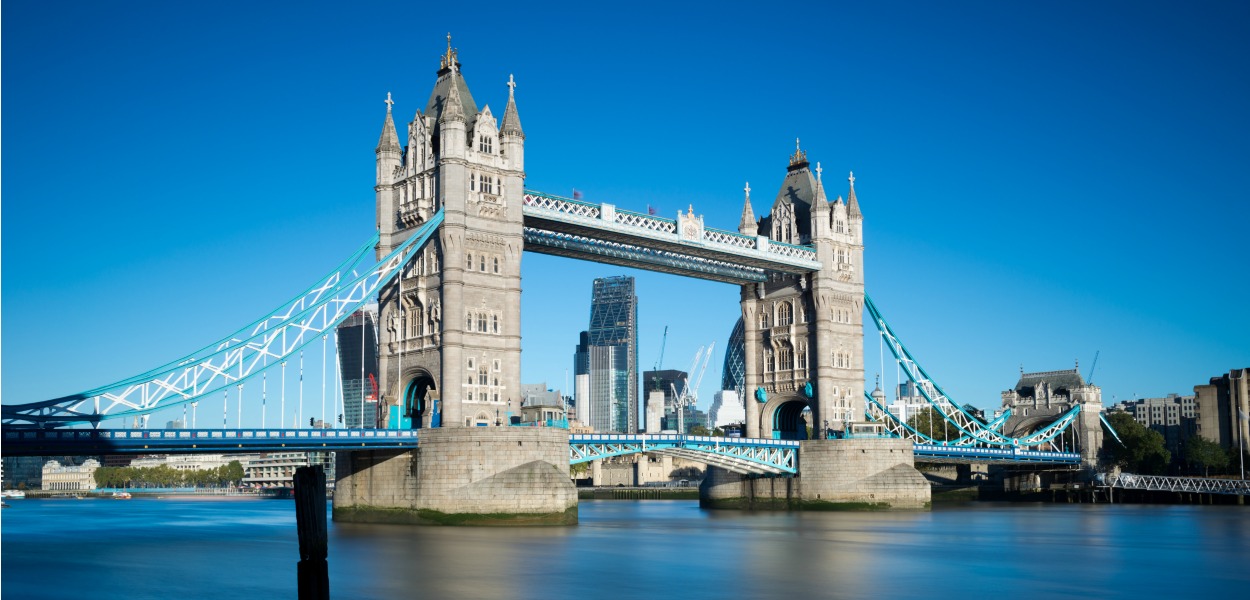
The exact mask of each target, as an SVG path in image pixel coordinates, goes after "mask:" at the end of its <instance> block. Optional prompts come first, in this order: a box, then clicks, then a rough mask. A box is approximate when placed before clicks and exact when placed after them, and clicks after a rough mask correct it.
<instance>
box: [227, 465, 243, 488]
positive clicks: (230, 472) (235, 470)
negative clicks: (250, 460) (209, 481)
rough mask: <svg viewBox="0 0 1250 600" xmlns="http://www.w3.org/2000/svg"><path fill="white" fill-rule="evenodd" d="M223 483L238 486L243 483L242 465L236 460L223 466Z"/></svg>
mask: <svg viewBox="0 0 1250 600" xmlns="http://www.w3.org/2000/svg"><path fill="white" fill-rule="evenodd" d="M224 479H225V483H226V485H239V484H240V483H242V482H243V465H242V464H241V463H239V461H237V460H232V461H230V462H228V463H226V466H225V478H224Z"/></svg>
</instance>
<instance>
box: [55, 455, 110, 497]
mask: <svg viewBox="0 0 1250 600" xmlns="http://www.w3.org/2000/svg"><path fill="white" fill-rule="evenodd" d="M98 468H100V461H98V460H96V459H94V458H89V459H87V460H85V461H83V463H82V464H81V465H62V464H61V463H59V462H57V461H55V460H50V461H48V462H46V463H44V465H43V484H42V487H43V489H45V490H50V491H62V492H82V491H90V490H94V489H95V488H96V485H95V470H96V469H98Z"/></svg>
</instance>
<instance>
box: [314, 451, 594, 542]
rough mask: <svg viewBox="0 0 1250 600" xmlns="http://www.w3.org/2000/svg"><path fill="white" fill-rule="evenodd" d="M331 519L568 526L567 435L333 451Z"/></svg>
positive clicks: (573, 498) (572, 495) (571, 502)
mask: <svg viewBox="0 0 1250 600" xmlns="http://www.w3.org/2000/svg"><path fill="white" fill-rule="evenodd" d="M337 457H338V458H337V462H336V465H335V468H336V470H337V476H338V481H337V483H336V486H335V490H334V520H335V521H342V522H349V523H350V522H363V523H410V524H435V525H571V524H575V523H577V489H576V488H575V487H574V486H573V484H572V482H571V481H570V479H569V435H568V432H567V431H565V430H563V429H556V428H548V427H456V428H442V429H429V430H426V431H422V432H421V439H420V442H419V446H418V448H417V449H416V450H411V451H357V452H339V453H338V454H337Z"/></svg>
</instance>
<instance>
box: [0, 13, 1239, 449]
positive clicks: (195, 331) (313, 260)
mask: <svg viewBox="0 0 1250 600" xmlns="http://www.w3.org/2000/svg"><path fill="white" fill-rule="evenodd" d="M245 6H246V8H244V7H245ZM718 8H719V10H720V12H718V13H708V12H707V9H705V8H694V7H673V6H664V7H663V9H662V10H661V9H660V8H659V7H652V8H648V7H646V6H643V5H638V6H634V5H631V7H630V8H629V10H628V11H624V10H623V11H621V12H619V13H618V12H613V11H611V10H610V9H599V8H592V7H586V6H581V5H569V6H566V7H558V8H533V9H529V8H522V7H520V6H517V5H513V4H503V5H498V6H490V5H473V6H471V7H468V6H465V7H455V6H449V7H439V8H438V10H436V11H431V10H430V9H429V8H428V7H426V8H420V7H415V6H406V5H397V6H395V7H394V10H391V11H381V10H379V9H377V8H347V7H343V6H339V5H324V6H320V5H312V6H308V5H304V4H300V5H274V6H270V5H265V6H259V7H255V6H250V5H242V4H240V5H237V6H235V7H229V6H225V5H213V6H211V7H187V6H166V5H151V6H147V5H137V4H122V5H113V4H110V5H92V4H86V5H82V6H79V7H76V8H75V9H74V10H70V11H66V10H64V9H62V8H59V7H52V6H44V5H37V4H34V3H26V4H17V5H15V4H12V3H7V4H6V5H5V6H4V9H3V16H4V19H3V50H4V59H3V67H4V68H3V83H4V84H7V85H6V86H5V87H6V88H7V90H6V91H7V92H8V93H7V94H6V98H5V100H6V103H5V108H6V109H8V110H7V111H6V112H7V114H8V118H7V119H5V123H4V125H6V127H5V128H4V133H3V143H4V145H5V146H6V148H7V150H8V153H7V157H6V158H7V160H6V161H5V164H4V166H5V167H6V168H5V169H4V172H5V175H6V177H5V178H4V184H3V193H4V200H5V202H4V205H3V209H4V210H3V217H4V219H3V230H2V234H3V235H2V237H0V239H2V240H3V270H4V278H3V282H2V285H3V297H4V304H3V314H2V317H3V322H4V325H5V326H6V327H5V331H4V337H3V344H4V346H5V348H6V350H7V352H6V353H5V356H4V358H5V359H6V360H5V366H4V371H3V384H2V385H3V388H2V390H0V391H2V393H3V400H4V402H5V403H19V402H32V401H37V400H45V399H49V398H54V397H59V396H64V395H67V394H72V393H75V392H79V391H82V390H84V389H87V388H91V387H94V386H97V385H101V384H104V383H107V382H110V381H115V380H118V379H121V378H123V377H125V376H129V375H132V374H134V373H137V372H140V371H143V370H146V369H148V368H150V367H153V366H155V365H158V364H162V363H164V362H165V361H167V360H169V359H171V358H174V357H176V356H180V355H182V354H184V353H186V352H188V351H190V350H192V349H193V348H197V347H199V346H201V345H203V344H204V343H207V342H209V341H212V340H214V339H216V338H217V337H218V336H220V335H222V334H224V333H226V332H228V331H232V330H234V329H235V328H236V327H238V326H239V325H241V324H243V323H247V322H250V321H252V320H253V319H254V318H256V317H258V316H260V315H261V314H263V313H265V312H266V311H268V310H270V309H271V308H273V307H274V306H276V305H278V304H279V303H280V302H282V301H283V300H285V299H286V298H288V297H290V296H292V295H293V294H295V293H296V292H298V291H299V290H301V289H304V287H306V286H307V284H308V283H310V282H311V281H313V280H314V279H315V278H316V277H318V276H319V275H321V274H322V273H324V272H325V271H326V270H328V269H329V268H330V267H332V266H333V265H334V264H336V263H337V262H338V261H339V260H341V258H342V257H344V256H346V255H347V254H348V253H349V252H350V251H351V250H352V249H354V248H355V247H357V246H358V245H359V243H360V242H361V241H362V240H364V239H365V238H367V237H368V236H369V235H370V233H371V232H372V230H373V228H374V227H375V215H374V199H373V189H372V188H373V175H374V173H373V171H374V156H373V148H374V146H375V145H376V141H377V136H378V133H379V131H380V129H381V125H382V120H383V116H384V114H385V110H386V105H385V104H383V100H385V99H386V95H387V93H388V92H390V93H391V94H392V95H393V97H394V99H395V102H396V104H395V108H394V110H395V113H396V119H397V120H402V121H404V122H406V121H407V120H409V119H410V118H411V116H412V114H413V113H414V112H415V111H416V110H417V108H418V107H424V106H425V103H426V100H427V99H428V94H429V90H430V87H431V85H432V83H433V81H434V72H435V70H437V67H438V55H439V54H440V53H441V52H442V51H443V50H444V46H445V36H446V34H447V32H448V31H450V32H451V34H452V36H453V37H452V44H453V45H454V46H456V47H457V48H458V49H459V56H460V60H461V61H462V63H463V65H464V67H463V68H464V71H463V72H464V76H465V78H466V80H467V82H468V84H469V85H470V86H471V87H472V90H473V94H474V98H475V99H476V100H477V102H478V104H479V105H487V104H489V105H490V107H491V109H492V111H494V113H495V114H497V115H501V114H502V111H503V107H504V104H505V101H506V99H507V92H508V88H507V87H506V85H505V84H506V83H507V81H508V76H509V75H510V74H511V75H514V76H515V80H516V83H517V87H516V98H517V105H518V109H519V113H520V117H521V121H522V123H523V124H524V127H525V133H526V136H527V138H526V171H527V176H528V179H527V181H526V187H527V188H531V189H538V190H543V191H546V192H551V193H555V194H560V195H566V196H568V195H572V191H573V190H574V189H577V190H579V191H581V192H583V194H584V199H585V200H586V201H589V202H610V203H613V204H616V205H618V206H620V207H622V208H627V209H630V210H635V211H645V210H647V209H648V207H653V208H654V209H655V210H656V211H657V213H658V214H660V215H662V216H668V217H672V216H673V215H675V214H676V212H677V211H678V210H685V209H686V208H687V207H689V206H693V209H694V211H695V213H696V214H703V215H705V218H706V221H707V224H708V226H710V227H717V228H721V229H729V230H733V229H736V224H737V223H738V219H739V216H740V213H741V210H742V201H743V191H742V188H743V187H744V185H745V183H746V182H748V181H749V182H750V187H751V189H752V192H751V196H752V207H753V209H754V211H755V213H756V215H757V216H762V215H764V214H766V213H767V212H768V210H769V207H770V206H771V205H772V202H773V199H774V197H775V196H776V193H777V187H778V186H779V185H780V183H781V180H782V178H783V177H784V175H785V167H786V164H787V162H786V161H787V157H788V155H789V153H790V152H792V151H793V149H794V143H795V138H796V137H798V138H800V140H801V142H800V143H801V145H802V147H803V149H804V150H806V151H807V153H808V157H809V159H810V160H811V161H812V162H813V163H816V162H820V163H821V164H822V167H823V172H824V175H829V177H828V178H825V179H824V183H825V186H826V188H827V190H828V193H829V195H830V196H831V197H833V196H836V195H843V196H845V195H846V187H847V182H846V177H847V172H848V171H851V170H854V171H855V176H856V192H857V195H858V197H859V201H860V204H861V206H862V210H863V212H864V215H865V217H864V218H865V220H864V237H865V244H866V250H865V276H866V280H867V291H868V294H869V295H870V296H871V297H872V298H873V299H874V301H875V302H876V303H877V305H878V306H879V307H880V308H881V310H882V311H883V313H884V314H885V317H886V318H887V319H889V320H890V323H891V325H892V326H893V327H894V328H895V330H896V331H897V332H898V333H899V334H900V336H901V337H902V339H903V341H904V343H906V344H907V346H908V348H909V349H910V350H911V351H912V352H913V353H914V354H915V355H916V356H917V357H918V359H919V360H920V361H921V362H922V364H923V365H924V366H925V368H926V369H927V370H928V371H929V372H930V373H931V374H932V375H933V376H934V377H935V378H936V379H937V380H938V381H939V383H940V384H941V385H942V386H943V387H944V388H945V389H946V390H947V391H948V392H950V393H951V395H952V396H953V398H954V399H955V400H956V401H957V402H960V403H971V404H974V405H977V406H980V407H982V408H987V409H993V408H995V407H997V405H998V402H999V392H1000V391H1002V390H1005V389H1008V388H1010V387H1011V386H1012V385H1013V384H1014V383H1015V381H1016V379H1017V377H1018V373H1019V370H1020V368H1021V367H1023V369H1024V370H1026V371H1044V370H1051V369H1066V368H1071V367H1072V366H1073V364H1074V361H1076V360H1079V361H1080V370H1081V373H1082V375H1085V374H1087V373H1088V372H1089V369H1090V367H1091V366H1092V365H1091V364H1090V362H1091V361H1092V359H1093V358H1094V355H1095V352H1100V357H1099V359H1098V366H1097V371H1096V372H1095V373H1094V376H1093V380H1094V382H1095V383H1097V384H1098V385H1100V386H1102V387H1103V400H1104V402H1105V403H1106V404H1111V403H1112V402H1116V401H1121V400H1125V399H1130V398H1132V397H1134V396H1139V397H1159V396H1165V395H1166V394H1168V393H1171V392H1175V393H1180V394H1183V395H1184V394H1192V392H1193V386H1195V385H1200V384H1204V383H1206V382H1207V380H1208V378H1209V377H1212V376H1216V375H1219V374H1221V373H1226V372H1227V371H1228V370H1229V369H1232V368H1239V367H1244V366H1248V365H1250V342H1248V340H1250V314H1247V311H1246V310H1245V308H1244V305H1245V298H1246V297H1247V296H1250V282H1248V280H1247V278H1246V277H1245V276H1244V275H1242V274H1241V273H1240V271H1241V270H1243V267H1242V265H1244V264H1245V263H1246V262H1247V258H1250V257H1248V256H1247V254H1248V253H1247V251H1246V245H1245V242H1244V241H1243V240H1244V237H1243V234H1242V233H1241V231H1240V229H1241V228H1240V227H1239V224H1240V223H1243V222H1244V220H1245V219H1244V217H1242V216H1241V215H1240V214H1239V213H1238V209H1239V208H1240V207H1239V205H1238V204H1237V203H1236V202H1235V199H1236V198H1237V197H1238V196H1237V195H1238V194H1240V193H1242V187H1243V185H1242V181H1241V180H1242V176H1241V175H1242V174H1243V173H1244V165H1245V164H1247V163H1248V160H1247V159H1250V148H1248V147H1247V146H1246V144H1245V142H1244V140H1245V139H1247V137H1248V134H1250V115H1247V113H1246V111H1245V110H1244V106H1243V105H1244V103H1245V99H1246V98H1247V97H1250V80H1247V78H1246V77H1244V76H1242V75H1241V73H1243V72H1244V64H1243V63H1244V57H1246V56H1250V47H1248V46H1250V40H1247V39H1246V38H1245V36H1244V35H1242V31H1244V28H1245V26H1246V25H1247V23H1250V8H1248V7H1246V6H1242V5H1225V4H1215V3H1211V4H1199V5H1198V6H1196V7H1190V6H1187V7H1180V6H1176V5H1164V4H1160V5H1157V6H1155V5H1144V4H1132V5H1128V4H1125V5H1117V6H1098V5H1095V6H1089V5H1086V4H1080V3H1074V2H1073V3H1057V4H1047V5H1045V6H1036V7H1018V6H1001V5H996V4H992V3H969V4H960V5H955V6H924V5H913V4H908V3H904V4H899V5H875V6H848V7H839V8H829V7H824V6H813V7H810V9H809V10H808V11H807V12H808V13H809V14H808V16H807V17H806V18H795V11H790V10H787V11H760V10H759V9H758V8H754V7H736V6H721V7H718ZM796 10H797V12H803V10H802V9H801V8H799V9H796ZM656 11H661V13H657V12H656ZM1077 11H1079V18H1074V15H1075V14H1076V13H1077ZM655 14H664V15H666V16H665V18H664V19H656V18H654V15H655ZM484 15H490V19H484V18H483V16H484ZM187 24H191V25H190V26H189V27H188V25H187ZM388 32H389V33H390V35H387V33H388ZM614 275H632V276H634V277H635V278H636V280H637V294H638V298H639V330H638V343H639V348H638V351H639V355H638V366H639V370H640V371H641V370H646V369H650V368H651V367H653V366H655V362H656V359H657V358H658V353H659V350H660V341H661V334H662V331H663V329H664V327H665V326H668V327H669V334H668V342H667V349H666V351H665V361H664V364H663V365H660V366H661V367H663V368H677V369H681V368H685V367H686V365H687V364H688V363H689V361H690V359H691V357H693V355H694V353H695V350H696V349H697V348H698V347H699V346H703V345H707V344H709V343H711V342H716V344H717V348H718V355H717V357H716V358H714V359H713V360H712V366H710V367H709V372H708V374H707V377H706V378H705V383H704V389H702V390H700V392H701V393H700V398H703V401H702V402H701V406H700V407H701V408H704V409H706V407H707V405H708V404H709V403H710V400H711V398H712V395H713V389H712V388H714V387H716V385H715V384H714V383H708V382H719V381H720V379H721V378H720V367H721V356H723V355H722V354H721V353H722V352H723V349H724V346H725V342H726V340H727V339H728V336H729V333H730V330H731V329H732V327H733V324H734V321H735V320H736V318H737V317H738V312H739V311H738V304H737V300H738V290H737V288H735V287H733V286H728V285H724V284H716V283H710V282H702V281H693V280H684V279H679V278H676V277H672V276H666V275H660V274H654V273H646V272H639V271H631V270H627V269H622V268H618V267H612V266H607V265H600V264H595V263H580V262H574V261H570V260H566V259H559V258H554V257H550V256H543V255H536V254H526V255H525V257H524V265H523V269H522V284H523V286H524V290H525V294H524V295H523V306H524V309H523V324H522V333H523V345H524V352H523V355H522V361H523V362H522V380H523V381H525V382H538V381H547V382H548V385H549V386H550V387H553V388H560V389H562V390H563V391H564V393H565V394H566V395H571V393H572V385H571V376H572V373H571V370H572V365H571V360H570V356H571V355H572V352H573V348H574V346H575V345H576V342H577V334H578V332H579V331H581V329H582V328H584V326H585V319H586V315H587V314H588V311H589V300H588V297H587V294H586V293H585V291H586V290H587V289H589V288H590V285H591V281H592V280H593V279H594V278H596V277H609V276H614ZM875 337H876V336H875V329H873V328H866V330H865V338H866V349H865V357H866V359H867V361H866V362H867V364H866V368H865V371H866V377H867V379H868V382H869V384H868V385H869V389H871V385H872V383H871V382H872V380H873V378H874V376H875V374H876V372H877V371H879V370H881V368H880V364H881V361H880V360H879V358H878V355H879V350H878V348H877V344H876V341H875V340H874V338H875ZM308 360H309V362H310V365H309V376H308V378H309V379H310V380H311V381H310V382H309V386H310V389H309V390H307V391H306V394H308V395H309V397H310V398H311V397H313V396H315V394H318V393H319V392H320V388H319V387H317V384H316V383H313V382H319V380H318V379H316V378H317V377H320V373H319V371H318V369H319V368H320V367H319V366H318V364H317V361H318V360H319V355H310V356H309V358H308ZM331 360H332V359H331ZM329 364H332V363H329ZM566 371H568V372H569V376H568V378H567V379H566V376H565V372H566ZM884 371H885V373H884V380H885V382H884V385H883V387H884V388H886V389H891V388H892V387H893V386H894V385H895V375H894V369H893V368H891V367H890V366H889V364H888V352H887V362H886V366H885V369H884ZM331 377H332V375H331ZM566 382H567V383H566ZM292 393H293V392H292ZM317 398H319V396H317ZM316 404H317V401H316V400H310V406H315V405H316ZM200 408H201V413H202V414H201V415H200V418H201V419H202V420H201V421H200V424H201V425H204V424H216V423H217V422H218V421H217V420H216V418H220V413H216V415H217V417H215V418H210V419H208V420H207V421H205V420H203V419H205V416H204V414H203V413H204V411H205V410H206V409H205V408H204V407H200ZM230 411H231V418H233V411H234V408H233V406H231V408H230ZM207 414H214V413H213V412H212V411H210V412H209V413H207ZM315 416H316V417H317V418H320V417H321V415H320V413H319V412H317V413H315ZM171 418H172V417H171ZM330 418H331V419H333V416H331V417H330ZM305 420H306V419H305ZM161 422H163V421H161Z"/></svg>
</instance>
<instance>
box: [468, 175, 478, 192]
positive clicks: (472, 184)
mask: <svg viewBox="0 0 1250 600" xmlns="http://www.w3.org/2000/svg"><path fill="white" fill-rule="evenodd" d="M476 190H477V173H469V191H470V192H472V191H476Z"/></svg>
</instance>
